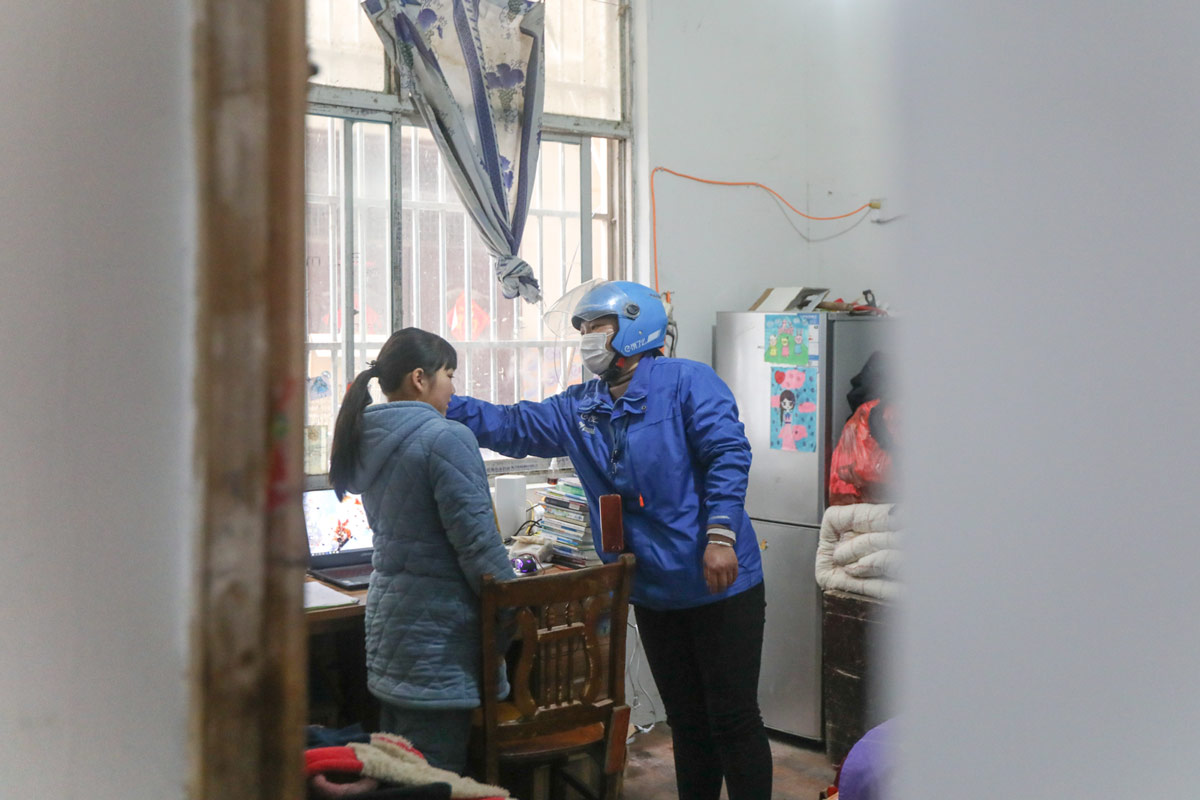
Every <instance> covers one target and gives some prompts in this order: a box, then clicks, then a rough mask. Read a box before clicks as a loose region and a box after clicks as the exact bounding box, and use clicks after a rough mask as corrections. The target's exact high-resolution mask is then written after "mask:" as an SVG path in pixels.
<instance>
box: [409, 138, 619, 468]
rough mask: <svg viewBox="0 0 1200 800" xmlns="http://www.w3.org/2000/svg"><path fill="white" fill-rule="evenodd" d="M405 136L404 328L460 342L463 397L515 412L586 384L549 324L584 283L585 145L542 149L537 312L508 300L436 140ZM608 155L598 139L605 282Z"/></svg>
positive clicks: (528, 233)
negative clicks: (520, 405) (556, 306)
mask: <svg viewBox="0 0 1200 800" xmlns="http://www.w3.org/2000/svg"><path fill="white" fill-rule="evenodd" d="M397 135H400V136H401V137H402V142H403V141H407V142H409V143H410V144H411V145H412V147H411V148H409V149H405V151H404V152H405V155H406V156H407V158H406V159H405V160H404V161H403V162H402V163H401V164H400V171H401V183H402V185H403V186H405V187H409V193H408V194H407V195H404V196H403V197H402V201H401V204H402V207H403V215H402V220H403V224H404V226H405V229H404V234H403V237H402V238H403V245H402V246H403V269H404V273H405V274H404V279H403V280H404V287H405V298H406V299H405V324H408V325H416V326H418V327H421V328H424V329H425V330H429V331H433V332H435V333H438V334H440V335H442V336H445V337H446V338H447V339H449V340H450V341H452V342H454V343H455V347H456V349H457V350H458V353H459V371H458V375H457V378H456V386H457V388H458V391H460V392H463V393H469V394H471V395H473V396H475V397H480V398H482V399H486V400H492V401H494V402H500V403H512V402H516V401H517V400H522V399H527V400H542V399H544V398H545V397H547V396H548V395H550V394H555V393H557V392H559V391H561V390H562V389H563V388H565V387H566V386H569V385H570V384H572V383H577V382H578V381H579V380H581V379H582V375H583V370H582V367H581V365H580V362H579V355H578V352H577V350H576V348H574V347H571V346H565V345H564V344H563V343H562V342H560V341H556V340H555V339H554V335H553V334H552V333H549V332H547V330H546V329H545V326H544V324H543V320H542V317H543V314H544V313H545V312H546V310H547V309H548V308H549V307H550V306H551V305H552V304H553V303H554V302H555V301H556V300H558V299H559V298H560V297H562V295H563V294H564V292H566V291H569V290H570V289H571V288H573V287H575V286H578V285H579V282H580V280H581V272H582V267H581V264H582V254H581V253H580V246H581V236H580V226H581V224H582V220H581V216H580V208H579V207H580V197H579V187H580V184H581V179H580V172H579V171H580V167H581V165H580V145H579V143H578V142H545V143H543V145H542V151H541V153H540V157H539V167H538V175H537V176H536V181H535V184H534V185H535V186H536V187H538V191H537V192H536V193H535V195H534V198H533V201H532V202H531V205H530V212H529V217H528V219H527V221H526V225H525V231H524V236H523V240H522V246H521V256H522V257H523V258H524V259H525V260H526V261H528V262H529V264H530V265H531V266H532V267H533V269H534V272H535V274H536V275H537V276H538V280H539V281H540V282H541V284H542V292H543V301H542V302H541V303H538V304H534V305H531V304H529V303H526V302H524V301H519V300H506V299H504V297H503V295H502V293H501V292H500V288H499V285H498V284H497V283H496V279H495V274H494V271H493V267H492V263H491V258H490V256H489V254H488V252H487V248H486V247H485V246H484V244H483V240H482V239H481V237H480V236H479V233H478V231H477V230H476V228H475V224H474V222H472V221H471V220H470V218H469V217H467V216H466V214H465V212H464V211H463V209H462V205H461V203H460V202H459V200H458V197H457V195H456V194H455V192H454V191H453V188H452V187H451V186H450V185H449V184H448V183H447V180H446V176H445V174H444V172H443V164H442V162H441V160H440V158H439V155H438V152H437V148H436V146H435V145H434V142H433V140H432V137H430V136H429V134H428V133H427V132H426V131H424V130H422V129H417V128H412V127H405V128H404V129H403V130H402V131H401V132H400V133H398V134H397ZM608 147H609V144H608V142H607V141H606V140H602V139H600V140H593V143H592V151H591V152H592V153H596V154H597V155H598V156H599V157H600V158H601V159H602V161H601V164H600V165H599V166H598V167H597V166H596V165H593V167H592V172H593V175H592V182H593V184H599V185H598V186H595V187H594V188H593V194H592V196H593V197H594V198H599V199H600V200H601V203H602V205H600V208H601V212H602V213H601V214H600V215H599V216H597V215H596V214H593V215H592V218H591V219H589V220H588V222H587V224H589V225H592V226H593V230H594V231H597V232H600V233H601V234H603V235H601V236H600V238H601V239H602V241H600V242H599V243H595V242H594V243H593V250H594V251H598V252H600V253H602V254H605V255H604V256H603V257H602V259H601V263H600V264H597V265H596V266H594V267H593V274H594V275H596V276H602V275H607V274H609V271H610V268H609V265H608V260H607V253H608V243H607V239H605V238H604V237H605V236H606V235H607V234H606V233H605V231H606V227H607V225H608V223H607V221H606V218H605V216H604V214H603V210H605V209H607V208H608V207H609V206H610V205H611V204H610V203H609V202H608V199H607V198H608V195H609V193H610V190H609V188H608V186H607V183H606V181H607V176H608V172H609V167H608V163H609V162H608V161H607V160H606V159H607V153H608ZM597 175H599V176H600V177H599V180H598V179H597ZM543 199H544V201H545V202H543ZM485 457H487V454H485Z"/></svg>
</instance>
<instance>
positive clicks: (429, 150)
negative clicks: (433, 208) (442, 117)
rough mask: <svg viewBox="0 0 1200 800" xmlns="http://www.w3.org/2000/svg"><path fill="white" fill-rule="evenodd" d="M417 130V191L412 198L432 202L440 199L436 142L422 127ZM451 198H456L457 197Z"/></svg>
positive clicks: (439, 167)
mask: <svg viewBox="0 0 1200 800" xmlns="http://www.w3.org/2000/svg"><path fill="white" fill-rule="evenodd" d="M417 131H418V133H417V193H416V196H415V197H414V198H413V199H414V200H420V201H422V202H425V201H429V202H433V201H436V200H438V199H440V198H439V196H438V185H439V184H440V181H439V179H438V171H439V170H440V169H441V161H440V159H439V158H438V149H437V142H435V141H434V140H433V136H431V135H430V133H429V131H427V130H425V129H424V128H418V129H417ZM452 199H453V200H457V199H458V197H457V196H455V197H453V198H452Z"/></svg>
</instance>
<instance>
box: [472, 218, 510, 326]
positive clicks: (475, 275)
mask: <svg viewBox="0 0 1200 800" xmlns="http://www.w3.org/2000/svg"><path fill="white" fill-rule="evenodd" d="M467 228H468V229H469V232H470V237H471V257H470V262H471V263H470V270H471V297H472V298H473V299H474V301H475V303H476V304H478V305H479V306H480V307H481V308H483V309H485V310H486V314H487V319H486V323H487V324H486V325H482V326H479V327H478V331H479V333H478V335H477V336H475V337H473V338H475V339H478V340H480V341H488V342H494V341H496V319H495V313H496V312H495V309H496V300H497V299H498V295H499V291H498V289H497V285H496V272H495V270H494V269H493V268H492V257H491V255H489V254H488V251H487V247H485V246H484V244H483V239H482V238H480V236H479V231H478V230H477V229H476V227H475V223H473V222H468V223H467ZM505 338H511V337H505Z"/></svg>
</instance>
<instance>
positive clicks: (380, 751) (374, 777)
mask: <svg viewBox="0 0 1200 800" xmlns="http://www.w3.org/2000/svg"><path fill="white" fill-rule="evenodd" d="M304 773H305V776H306V777H307V778H308V783H309V786H308V794H309V797H310V798H355V800H384V798H391V797H397V798H399V797H406V798H414V800H415V798H430V800H432V798H455V799H456V800H457V798H463V799H464V800H467V799H468V798H469V799H470V800H511V798H509V796H508V792H507V791H506V790H505V789H502V788H501V787H499V786H489V785H488V784H485V783H479V782H478V781H474V780H471V779H470V778H465V777H463V776H462V775H458V774H457V773H454V772H450V771H449V770H444V769H438V768H437V767H434V766H431V765H430V764H429V763H428V762H427V761H426V760H425V756H423V755H421V753H420V751H418V750H417V749H416V748H415V747H413V746H412V743H410V742H409V741H408V740H407V739H405V738H404V737H403V736H398V735H396V734H393V733H373V734H371V740H370V741H369V742H350V743H349V744H346V745H344V746H334V747H312V748H309V749H308V750H305V751H304Z"/></svg>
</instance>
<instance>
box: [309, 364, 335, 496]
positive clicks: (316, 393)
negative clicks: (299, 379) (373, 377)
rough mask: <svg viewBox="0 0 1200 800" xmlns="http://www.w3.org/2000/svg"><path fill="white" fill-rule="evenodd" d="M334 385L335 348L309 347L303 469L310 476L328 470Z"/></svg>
mask: <svg viewBox="0 0 1200 800" xmlns="http://www.w3.org/2000/svg"><path fill="white" fill-rule="evenodd" d="M335 386H336V384H335V383H334V380H333V356H332V351H330V350H312V349H310V350H309V351H308V381H307V391H306V396H305V426H304V471H305V472H306V473H308V474H310V475H319V474H321V473H324V472H328V471H329V443H330V440H331V439H332V437H333V421H334V419H335V414H334V389H335Z"/></svg>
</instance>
